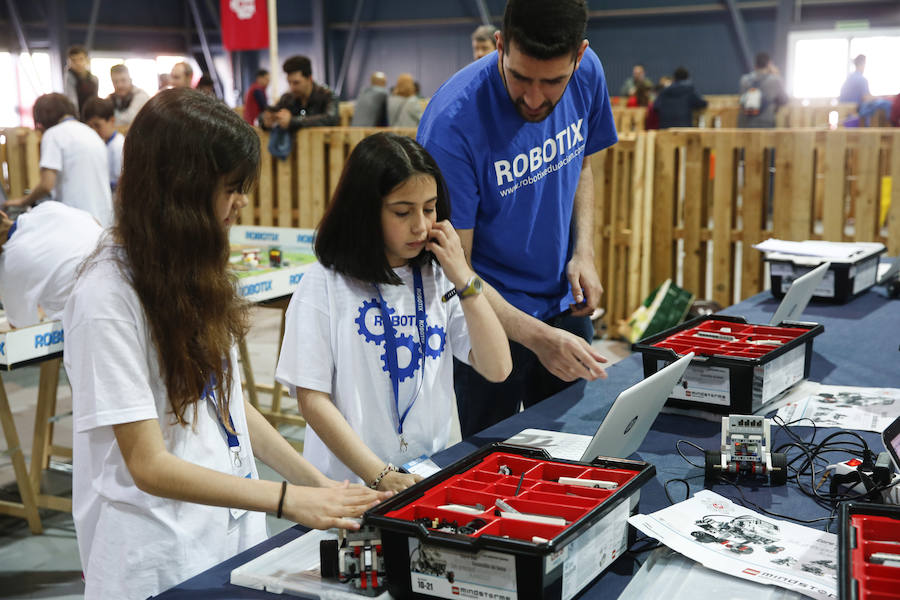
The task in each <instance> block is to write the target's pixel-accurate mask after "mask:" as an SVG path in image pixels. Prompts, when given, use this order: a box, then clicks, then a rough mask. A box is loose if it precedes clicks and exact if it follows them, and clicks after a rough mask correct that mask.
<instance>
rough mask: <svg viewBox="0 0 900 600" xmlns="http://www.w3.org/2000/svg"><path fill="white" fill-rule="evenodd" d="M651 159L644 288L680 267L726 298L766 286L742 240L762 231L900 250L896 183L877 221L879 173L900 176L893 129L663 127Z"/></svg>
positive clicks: (757, 237)
mask: <svg viewBox="0 0 900 600" xmlns="http://www.w3.org/2000/svg"><path fill="white" fill-rule="evenodd" d="M653 160H654V165H653V169H652V177H648V178H647V180H648V181H649V182H651V183H650V185H652V186H653V190H652V198H653V200H652V205H651V211H652V214H653V220H652V225H651V227H650V229H649V230H645V232H644V233H645V234H649V235H650V236H651V238H652V242H651V243H650V247H651V250H652V254H653V257H652V260H651V264H650V277H649V281H650V286H651V287H652V286H655V285H658V284H659V283H661V282H662V281H663V280H665V279H666V278H669V277H672V278H673V280H677V279H676V276H677V274H678V273H679V272H681V275H682V277H681V279H680V285H681V286H682V287H684V288H686V289H689V290H690V291H692V292H694V293H695V294H696V295H697V296H698V297H700V298H712V299H714V300H716V301H717V302H719V303H721V304H722V305H725V306H727V305H730V304H732V303H733V302H735V301H736V300H740V299H743V298H746V297H748V296H750V295H752V294H755V293H757V292H759V291H761V290H762V289H764V288H765V287H766V285H765V284H766V282H765V281H763V279H762V277H763V262H762V260H761V256H760V254H759V252H757V251H756V250H753V249H752V248H751V247H750V246H751V245H752V244H755V243H757V242H760V241H762V240H764V239H766V238H767V237H776V238H781V239H787V240H804V239H824V240H830V241H880V242H883V243H885V244H886V245H887V246H888V253H889V254H892V255H896V254H897V253H898V252H900V189H897V187H892V191H891V197H892V198H891V199H892V202H891V209H890V213H889V215H888V218H887V223H886V225H885V226H884V227H882V226H881V225H880V224H879V218H878V205H879V203H878V199H879V198H880V195H881V186H882V185H885V179H884V178H885V177H891V178H892V180H893V181H898V180H900V131H898V130H891V129H859V130H850V129H845V130H836V131H817V130H811V129H801V130H728V129H725V130H689V129H680V130H669V131H664V132H659V133H658V134H656V140H655V149H654V159H653ZM636 168H640V167H636ZM644 193H645V194H646V192H644ZM818 197H820V198H821V199H822V206H823V210H822V217H821V220H818V219H817V218H816V212H815V210H814V206H815V203H816V198H818ZM851 206H853V207H855V215H853V216H852V217H851V215H850V212H849V207H851ZM738 257H740V260H739V262H738V260H737V259H738Z"/></svg>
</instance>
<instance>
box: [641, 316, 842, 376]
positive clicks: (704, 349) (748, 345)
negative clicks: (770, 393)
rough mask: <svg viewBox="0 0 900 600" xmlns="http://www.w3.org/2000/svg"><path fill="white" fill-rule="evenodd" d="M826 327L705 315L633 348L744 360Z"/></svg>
mask: <svg viewBox="0 0 900 600" xmlns="http://www.w3.org/2000/svg"><path fill="white" fill-rule="evenodd" d="M824 331H825V327H824V326H823V325H821V324H819V323H807V322H801V321H782V323H781V324H779V325H777V326H773V325H753V324H750V323H748V322H747V319H745V318H744V317H733V316H728V315H706V316H702V317H697V318H696V319H692V320H691V321H688V322H685V323H682V324H681V325H677V326H675V327H673V328H671V329H668V330H666V331H663V332H662V333H659V334H657V335H654V336H651V337H648V338H645V339H643V340H641V341H639V342H637V343H635V344H633V345H632V350H634V351H637V352H645V353H651V354H658V355H660V356H663V357H665V358H666V359H667V360H674V359H675V358H677V357H679V356H683V355H685V354H687V353H688V352H694V353H695V355H696V356H695V357H694V359H693V360H694V361H695V362H701V363H702V362H703V361H705V360H707V359H708V358H711V357H715V358H716V360H717V363H718V362H721V363H726V364H727V363H728V362H735V363H737V364H747V362H748V361H750V362H761V361H763V360H765V361H769V360H772V359H775V358H777V357H779V356H781V355H782V354H785V353H786V352H789V351H790V350H792V349H794V348H796V347H797V346H799V345H801V344H805V343H806V342H808V341H810V340H811V339H812V338H813V337H815V336H817V335H819V334H821V333H822V332H824Z"/></svg>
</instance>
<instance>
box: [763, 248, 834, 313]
mask: <svg viewBox="0 0 900 600" xmlns="http://www.w3.org/2000/svg"><path fill="white" fill-rule="evenodd" d="M830 266H831V263H830V262H825V263H822V264H821V265H819V266H818V267H816V268H815V269H813V270H812V271H810V272H809V273H805V274H804V275H802V276H800V277H798V278H797V279H795V280H794V282H793V283H792V284H791V287H790V288H789V289H788V291H787V293H786V294H785V295H784V298H782V299H781V304H779V305H778V308H777V309H776V310H775V314H774V315H772V320H771V321H769V325H778V324H779V323H781V322H783V321H796V320H797V319H799V318H800V315H802V314H803V311H804V310H806V305H807V304H809V301H810V300H812V297H813V294H815V293H816V288H817V287H819V284H820V283H821V282H822V279H824V278H825V273H826V272H827V271H828V268H829V267H830Z"/></svg>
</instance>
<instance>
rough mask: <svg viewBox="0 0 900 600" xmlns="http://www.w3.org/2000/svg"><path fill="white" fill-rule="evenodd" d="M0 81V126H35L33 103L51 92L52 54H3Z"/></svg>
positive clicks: (0, 58)
mask: <svg viewBox="0 0 900 600" xmlns="http://www.w3.org/2000/svg"><path fill="white" fill-rule="evenodd" d="M0 81H3V82H4V83H6V84H7V85H0V127H20V126H24V127H33V126H34V121H33V120H32V118H31V107H32V106H33V105H34V101H35V100H36V99H37V97H38V96H40V95H41V94H46V93H48V92H50V91H52V86H51V85H50V55H49V54H47V53H46V52H35V53H33V54H32V55H31V56H29V55H28V54H25V53H22V54H12V53H9V52H0Z"/></svg>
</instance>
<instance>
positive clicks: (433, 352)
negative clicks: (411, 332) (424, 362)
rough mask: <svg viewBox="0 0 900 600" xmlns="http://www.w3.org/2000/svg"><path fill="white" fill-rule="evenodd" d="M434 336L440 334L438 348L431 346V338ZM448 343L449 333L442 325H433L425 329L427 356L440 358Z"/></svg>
mask: <svg viewBox="0 0 900 600" xmlns="http://www.w3.org/2000/svg"><path fill="white" fill-rule="evenodd" d="M433 336H438V338H439V340H440V341H439V342H438V346H437V348H432V346H431V338H432V337H433ZM446 343H447V333H446V332H445V331H444V329H443V328H442V327H438V326H437V325H431V326H430V327H428V329H426V330H425V356H428V357H430V358H440V356H441V354H442V353H443V352H444V346H445V345H446Z"/></svg>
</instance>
